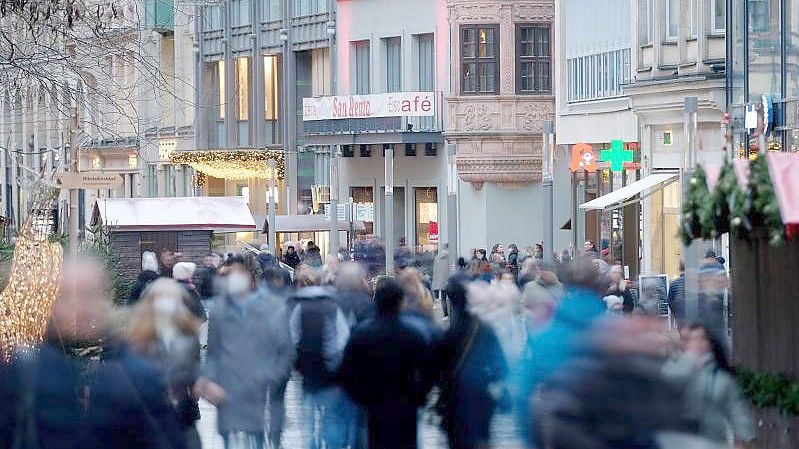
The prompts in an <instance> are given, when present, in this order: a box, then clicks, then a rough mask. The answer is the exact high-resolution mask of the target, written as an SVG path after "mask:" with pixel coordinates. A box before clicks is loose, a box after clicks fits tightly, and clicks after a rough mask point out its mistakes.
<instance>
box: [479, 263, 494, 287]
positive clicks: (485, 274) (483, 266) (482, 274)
mask: <svg viewBox="0 0 799 449" xmlns="http://www.w3.org/2000/svg"><path fill="white" fill-rule="evenodd" d="M479 269H480V271H479V275H478V277H477V278H478V279H479V280H481V281H483V282H491V281H492V280H493V279H494V268H493V267H492V266H491V263H489V262H488V261H482V262H480V266H479Z"/></svg>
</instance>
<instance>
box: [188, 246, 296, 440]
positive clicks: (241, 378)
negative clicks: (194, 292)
mask: <svg viewBox="0 0 799 449" xmlns="http://www.w3.org/2000/svg"><path fill="white" fill-rule="evenodd" d="M221 272H222V273H223V274H224V276H223V281H222V282H221V284H223V285H224V291H225V292H224V294H223V295H222V296H221V297H219V298H217V299H216V300H214V302H213V305H212V306H211V309H210V311H209V321H208V352H207V358H206V363H205V365H204V367H203V368H204V369H203V373H202V376H201V377H200V378H199V379H198V380H197V383H196V384H195V391H196V392H197V394H198V395H200V396H201V397H203V398H205V399H206V400H208V401H209V402H211V403H213V404H214V405H216V406H217V409H218V413H219V414H218V417H217V426H218V430H219V433H220V434H221V435H222V438H223V439H224V441H225V447H226V448H231V447H233V445H236V444H240V443H242V442H243V443H244V445H245V447H247V446H246V445H249V447H258V448H261V447H263V446H264V442H265V439H266V436H267V435H265V433H264V420H265V416H264V415H265V413H264V410H265V406H266V403H265V402H266V398H267V396H269V398H270V403H269V406H270V426H269V430H270V431H269V435H268V437H269V440H270V442H271V444H272V447H279V445H280V433H281V431H282V429H281V425H280V423H281V422H282V419H281V418H282V410H280V404H282V398H281V397H278V396H281V395H282V391H281V387H282V386H283V385H285V382H286V380H287V379H288V378H289V375H290V374H291V367H292V364H293V362H294V345H293V344H292V342H291V338H290V336H289V328H288V322H289V319H288V311H287V308H286V303H285V299H284V298H282V297H280V296H277V295H274V294H271V293H268V292H267V291H266V290H263V289H262V290H257V289H256V285H255V278H254V277H253V275H252V273H251V272H250V271H249V270H248V269H247V268H246V266H245V264H244V261H243V260H242V259H241V258H238V257H235V256H234V257H232V258H231V259H229V260H228V261H227V262H226V265H225V266H224V267H223V268H222V270H221ZM273 406H275V407H273ZM237 447H239V446H237Z"/></svg>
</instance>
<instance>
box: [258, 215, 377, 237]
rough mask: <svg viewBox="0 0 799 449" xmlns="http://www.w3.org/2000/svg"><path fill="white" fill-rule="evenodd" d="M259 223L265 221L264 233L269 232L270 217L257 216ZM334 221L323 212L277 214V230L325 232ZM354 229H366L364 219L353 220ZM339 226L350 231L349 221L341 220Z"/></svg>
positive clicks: (280, 231) (282, 231)
mask: <svg viewBox="0 0 799 449" xmlns="http://www.w3.org/2000/svg"><path fill="white" fill-rule="evenodd" d="M257 218H258V219H259V223H263V227H262V230H263V233H264V234H266V233H268V232H269V217H265V216H263V215H259V216H257ZM331 223H332V221H331V220H329V219H327V218H326V217H325V215H323V214H312V215H275V224H276V227H275V231H276V232H278V233H286V232H324V231H330V226H331ZM352 226H353V229H354V230H356V231H363V230H365V229H366V227H365V226H364V224H363V222H362V221H357V220H356V221H353V222H352ZM338 228H339V230H340V231H348V230H349V228H350V222H349V221H343V220H339V222H338Z"/></svg>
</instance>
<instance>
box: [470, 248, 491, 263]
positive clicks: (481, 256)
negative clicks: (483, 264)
mask: <svg viewBox="0 0 799 449" xmlns="http://www.w3.org/2000/svg"><path fill="white" fill-rule="evenodd" d="M472 259H477V260H479V261H488V258H487V257H486V250H485V249H484V248H479V249H477V250H475V252H474V256H473V257H472Z"/></svg>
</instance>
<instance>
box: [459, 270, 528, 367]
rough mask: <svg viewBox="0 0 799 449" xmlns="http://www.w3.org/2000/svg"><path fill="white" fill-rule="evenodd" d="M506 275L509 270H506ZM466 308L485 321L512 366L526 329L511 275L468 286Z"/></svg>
mask: <svg viewBox="0 0 799 449" xmlns="http://www.w3.org/2000/svg"><path fill="white" fill-rule="evenodd" d="M506 274H507V276H508V277H510V274H509V273H507V272H506ZM468 292H469V297H468V300H469V305H468V310H469V312H470V313H471V314H472V315H474V316H475V317H477V318H478V319H479V320H481V321H482V322H483V323H485V324H488V325H490V326H491V328H492V329H493V330H494V334H495V335H496V336H497V339H498V340H499V344H500V347H501V348H502V353H503V355H504V357H505V360H506V362H507V364H508V365H510V366H513V365H515V363H516V362H517V361H518V359H519V357H520V356H521V355H522V352H523V351H524V349H525V344H526V342H527V330H526V328H525V323H524V319H523V317H522V313H521V301H520V299H521V292H520V291H519V289H518V287H516V283H515V282H514V281H513V279H504V280H500V281H498V282H493V283H491V284H486V283H485V282H474V283H472V284H471V285H470V286H469V290H468Z"/></svg>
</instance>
